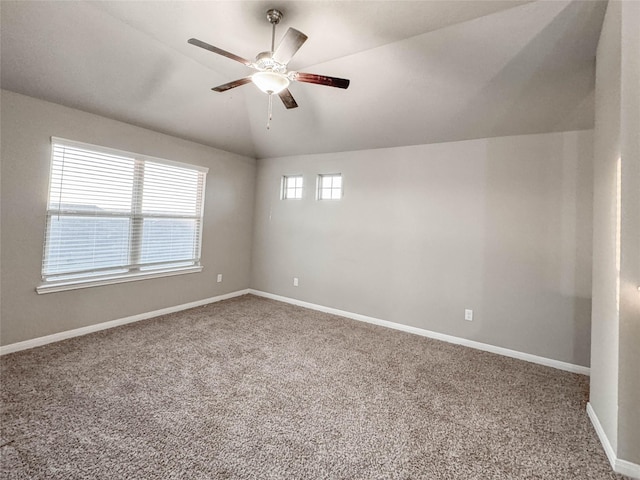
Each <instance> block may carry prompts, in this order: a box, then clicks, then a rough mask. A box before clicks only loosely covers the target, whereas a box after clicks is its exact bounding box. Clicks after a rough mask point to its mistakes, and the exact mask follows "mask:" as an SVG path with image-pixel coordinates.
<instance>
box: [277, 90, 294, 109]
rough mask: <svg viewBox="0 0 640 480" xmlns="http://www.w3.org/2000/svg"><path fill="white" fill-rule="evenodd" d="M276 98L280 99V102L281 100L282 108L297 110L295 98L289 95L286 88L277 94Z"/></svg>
mask: <svg viewBox="0 0 640 480" xmlns="http://www.w3.org/2000/svg"><path fill="white" fill-rule="evenodd" d="M278 96H279V97H280V100H282V103H284V106H285V107H287V109H289V108H298V104H297V103H296V100H295V98H293V95H291V92H290V91H289V89H288V88H285V89H284V90H282V91H281V92H280V93H279V94H278Z"/></svg>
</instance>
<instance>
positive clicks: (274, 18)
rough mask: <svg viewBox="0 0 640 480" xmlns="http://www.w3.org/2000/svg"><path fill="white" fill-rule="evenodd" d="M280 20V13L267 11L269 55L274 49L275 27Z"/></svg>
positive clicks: (273, 10) (272, 10) (271, 10)
mask: <svg viewBox="0 0 640 480" xmlns="http://www.w3.org/2000/svg"><path fill="white" fill-rule="evenodd" d="M281 19H282V12H281V11H280V10H276V9H275V8H272V9H270V10H267V20H269V23H270V24H271V53H272V54H273V52H274V51H275V49H276V25H277V24H279V23H280V20H281Z"/></svg>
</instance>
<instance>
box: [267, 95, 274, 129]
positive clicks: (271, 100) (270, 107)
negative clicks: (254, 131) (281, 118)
mask: <svg viewBox="0 0 640 480" xmlns="http://www.w3.org/2000/svg"><path fill="white" fill-rule="evenodd" d="M272 110H273V93H270V94H269V116H268V117H267V130H269V129H270V128H271V118H272Z"/></svg>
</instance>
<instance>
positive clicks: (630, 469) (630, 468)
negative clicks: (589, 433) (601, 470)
mask: <svg viewBox="0 0 640 480" xmlns="http://www.w3.org/2000/svg"><path fill="white" fill-rule="evenodd" d="M587 415H589V419H590V420H591V424H592V425H593V428H594V429H595V431H596V433H597V434H598V438H599V439H600V443H601V444H602V447H603V448H604V451H605V453H606V454H607V458H608V459H609V463H610V464H611V468H613V471H614V472H616V473H619V474H620V475H626V476H627V477H631V478H638V479H640V465H638V464H637V463H632V462H628V461H627V460H622V459H620V458H618V457H617V456H616V452H614V450H613V447H612V446H611V442H609V438H608V437H607V434H606V433H605V432H604V429H603V428H602V425H601V424H600V420H599V419H598V415H596V412H595V410H594V409H593V407H592V406H591V403H587Z"/></svg>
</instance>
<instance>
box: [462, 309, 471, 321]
mask: <svg viewBox="0 0 640 480" xmlns="http://www.w3.org/2000/svg"><path fill="white" fill-rule="evenodd" d="M464 319H465V320H467V321H469V322H472V321H473V310H469V309H468V308H467V309H465V311H464Z"/></svg>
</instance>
